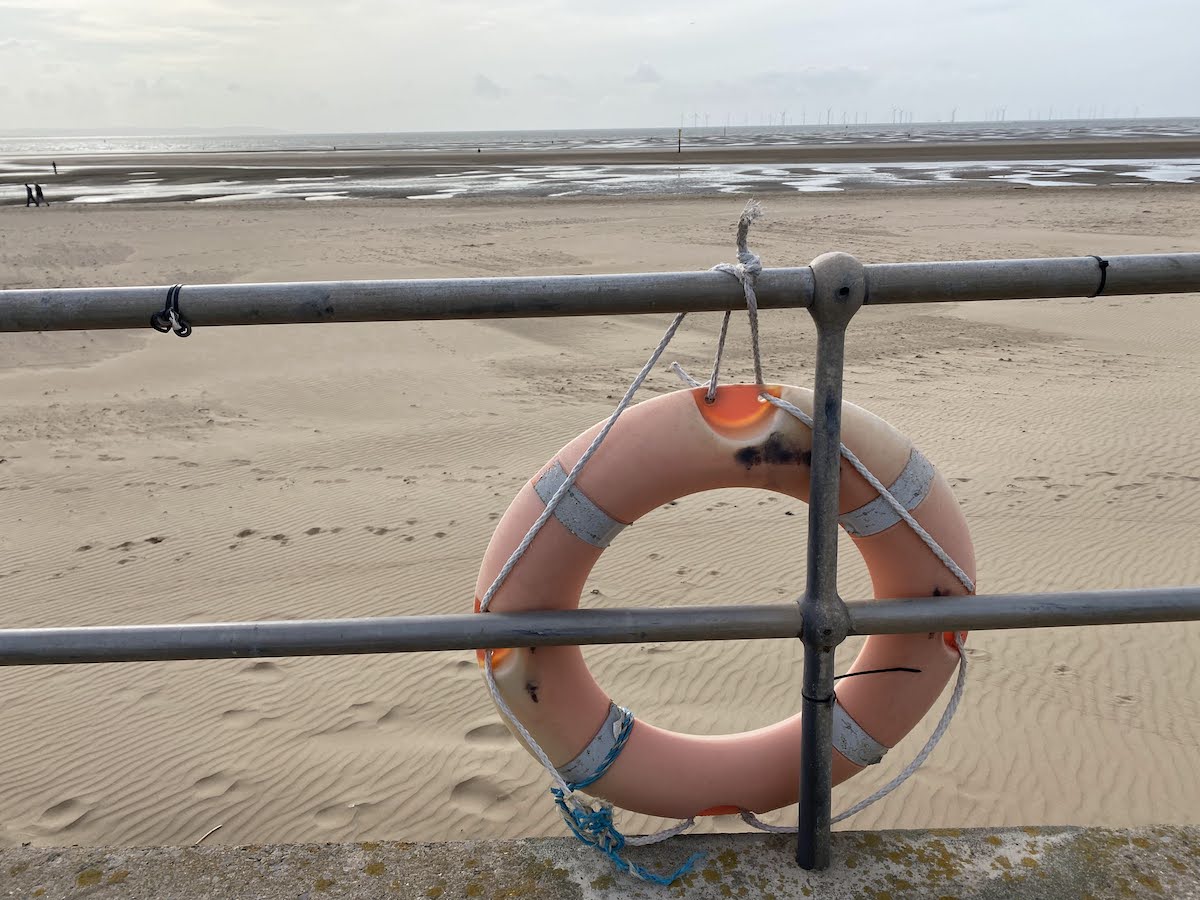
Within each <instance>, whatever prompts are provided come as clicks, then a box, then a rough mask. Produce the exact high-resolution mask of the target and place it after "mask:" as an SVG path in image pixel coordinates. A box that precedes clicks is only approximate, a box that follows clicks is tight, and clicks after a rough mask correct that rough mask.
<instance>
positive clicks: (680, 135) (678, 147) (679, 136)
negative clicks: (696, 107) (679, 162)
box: [675, 128, 683, 153]
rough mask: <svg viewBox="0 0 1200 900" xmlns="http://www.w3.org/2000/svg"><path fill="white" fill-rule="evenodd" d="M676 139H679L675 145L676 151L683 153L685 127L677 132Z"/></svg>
mask: <svg viewBox="0 0 1200 900" xmlns="http://www.w3.org/2000/svg"><path fill="white" fill-rule="evenodd" d="M675 139H676V141H677V144H676V147H675V152H676V153H682V152H683V129H682V128H680V129H679V131H678V132H677V133H676V135H675Z"/></svg>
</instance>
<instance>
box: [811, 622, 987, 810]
mask: <svg viewBox="0 0 1200 900" xmlns="http://www.w3.org/2000/svg"><path fill="white" fill-rule="evenodd" d="M954 646H955V649H957V650H958V679H957V680H956V681H955V682H954V692H953V693H952V694H951V695H950V702H949V703H947V704H946V709H945V711H943V712H942V718H941V721H939V722H938V724H937V728H935V729H933V734H931V735H930V736H929V740H928V741H926V742H925V746H924V747H922V748H921V752H920V753H918V754H917V755H916V757H914V758H913V761H912V762H910V763H909V764H908V765H907V766H905V767H904V771H903V772H901V773H900V774H899V775H897V776H896V777H895V778H893V779H892V780H891V781H889V782H888V783H887V784H885V785H884V786H883V787H881V788H880V789H879V790H877V791H876V792H875V793H873V794H872V795H871V796H870V797H867V798H865V799H863V800H859V801H858V802H857V803H855V804H854V805H853V806H852V807H850V808H849V809H848V810H846V811H845V812H843V813H839V814H838V815H836V816H834V817H833V820H832V822H833V824H835V825H836V824H837V823H838V822H841V821H842V820H843V819H848V818H850V817H851V816H853V815H855V814H856V813H860V812H862V811H863V810H864V809H866V808H867V807H868V806H870V805H871V804H872V803H874V802H875V801H876V800H882V799H883V798H884V797H886V796H887V795H888V794H890V793H891V792H892V791H894V790H895V789H896V788H898V787H900V785H902V784H904V782H906V781H908V779H909V776H911V775H912V774H913V773H914V772H916V771H917V769H919V768H921V766H922V765H923V764H924V763H925V760H927V759H929V754H931V753H932V752H933V748H934V747H936V746H937V745H938V741H940V740H941V739H942V735H944V734H945V733H946V731H947V729H949V728H950V720H951V719H953V718H954V713H955V712H957V711H958V704H959V701H961V700H962V696H963V691H964V690H965V689H966V687H967V654H966V653H965V652H964V650H963V645H962V635H959V634H956V635H954Z"/></svg>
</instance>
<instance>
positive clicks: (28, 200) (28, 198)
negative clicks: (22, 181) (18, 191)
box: [25, 185, 37, 209]
mask: <svg viewBox="0 0 1200 900" xmlns="http://www.w3.org/2000/svg"><path fill="white" fill-rule="evenodd" d="M36 202H37V201H35V200H34V199H33V188H31V187H30V186H29V185H25V208H26V209H28V208H29V207H31V206H33V205H34V204H35V203H36Z"/></svg>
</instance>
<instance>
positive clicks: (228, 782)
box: [192, 772, 238, 800]
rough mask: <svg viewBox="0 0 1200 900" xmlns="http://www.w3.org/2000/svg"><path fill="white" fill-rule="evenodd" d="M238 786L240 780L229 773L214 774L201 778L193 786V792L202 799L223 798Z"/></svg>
mask: <svg viewBox="0 0 1200 900" xmlns="http://www.w3.org/2000/svg"><path fill="white" fill-rule="evenodd" d="M237 786H238V780H237V779H236V778H234V777H233V776H232V775H230V774H229V773H228V772H214V773H213V774H212V775H206V776H204V777H203V778H200V779H198V780H197V781H196V783H195V784H193V785H192V790H193V791H194V792H195V794H196V796H197V797H198V798H200V799H204V800H207V799H209V798H211V797H221V796H223V795H225V794H228V793H229V792H230V791H231V790H233V789H234V788H236V787H237Z"/></svg>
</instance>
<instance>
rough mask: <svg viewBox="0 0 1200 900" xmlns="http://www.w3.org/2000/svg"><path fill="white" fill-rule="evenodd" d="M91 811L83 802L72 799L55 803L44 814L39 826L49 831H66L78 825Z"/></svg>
mask: <svg viewBox="0 0 1200 900" xmlns="http://www.w3.org/2000/svg"><path fill="white" fill-rule="evenodd" d="M91 811H92V808H91V807H90V806H88V805H87V804H86V803H84V802H83V801H82V800H76V799H75V798H74V797H72V798H70V799H68V800H63V801H62V802H61V803H55V804H54V805H53V806H51V807H50V808H49V809H47V810H46V811H45V812H43V813H42V815H41V817H40V818H39V819H38V822H37V824H38V826H39V827H40V828H44V829H46V830H47V831H64V830H66V829H68V828H70V827H71V826H72V825H76V824H78V823H79V822H80V821H82V819H83V818H84V816H86V815H87V814H88V813H89V812H91Z"/></svg>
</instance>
